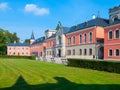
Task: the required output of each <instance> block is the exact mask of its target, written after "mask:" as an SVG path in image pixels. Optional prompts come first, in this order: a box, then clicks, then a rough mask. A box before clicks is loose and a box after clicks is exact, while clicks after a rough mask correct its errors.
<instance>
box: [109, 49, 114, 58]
mask: <svg viewBox="0 0 120 90" xmlns="http://www.w3.org/2000/svg"><path fill="white" fill-rule="evenodd" d="M110 50H112V49H108V56H109V57H111V56H113V50H112V55H111V56H110V54H109V52H110Z"/></svg>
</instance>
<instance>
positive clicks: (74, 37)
mask: <svg viewBox="0 0 120 90" xmlns="http://www.w3.org/2000/svg"><path fill="white" fill-rule="evenodd" d="M73 44H75V36H74V37H73Z"/></svg>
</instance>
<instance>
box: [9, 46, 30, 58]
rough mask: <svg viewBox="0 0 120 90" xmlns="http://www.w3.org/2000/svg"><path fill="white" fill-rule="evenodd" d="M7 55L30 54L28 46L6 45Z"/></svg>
mask: <svg viewBox="0 0 120 90" xmlns="http://www.w3.org/2000/svg"><path fill="white" fill-rule="evenodd" d="M7 55H9V56H30V47H29V46H8V47H7Z"/></svg>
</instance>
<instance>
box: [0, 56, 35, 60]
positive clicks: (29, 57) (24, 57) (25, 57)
mask: <svg viewBox="0 0 120 90" xmlns="http://www.w3.org/2000/svg"><path fill="white" fill-rule="evenodd" d="M0 58H7V59H31V60H35V56H0Z"/></svg>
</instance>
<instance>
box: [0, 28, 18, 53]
mask: <svg viewBox="0 0 120 90" xmlns="http://www.w3.org/2000/svg"><path fill="white" fill-rule="evenodd" d="M14 41H16V42H19V38H18V37H17V34H16V33H13V34H12V33H10V32H9V31H8V30H4V29H1V28H0V55H6V52H7V44H8V43H13V42H14Z"/></svg>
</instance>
